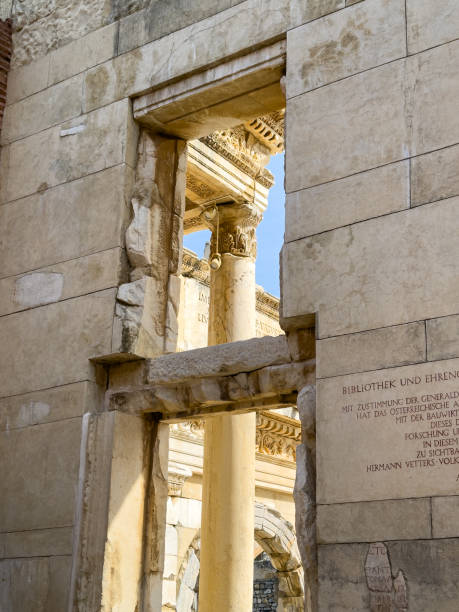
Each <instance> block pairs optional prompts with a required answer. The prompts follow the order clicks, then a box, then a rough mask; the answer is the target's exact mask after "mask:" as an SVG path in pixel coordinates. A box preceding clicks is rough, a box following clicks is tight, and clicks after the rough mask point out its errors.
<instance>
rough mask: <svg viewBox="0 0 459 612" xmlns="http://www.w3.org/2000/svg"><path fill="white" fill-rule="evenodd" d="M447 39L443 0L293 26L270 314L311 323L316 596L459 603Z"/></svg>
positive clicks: (456, 304) (450, 54)
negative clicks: (276, 301)
mask: <svg viewBox="0 0 459 612" xmlns="http://www.w3.org/2000/svg"><path fill="white" fill-rule="evenodd" d="M347 4H351V3H347ZM458 38H459V5H458V3H457V2H455V1H454V0H440V1H439V2H430V1H429V0H425V1H424V0H407V2H405V0H384V1H380V0H365V1H363V2H359V3H352V5H351V6H348V7H347V8H344V9H343V10H341V11H338V12H336V13H335V14H333V15H330V16H328V17H323V18H321V19H319V20H317V21H315V22H313V23H307V24H304V25H302V26H300V27H298V28H295V29H293V30H291V31H290V32H289V33H288V35H287V84H286V88H287V89H286V91H287V143H288V146H287V152H286V192H287V202H286V244H285V245H284V249H283V258H282V260H283V261H282V265H283V272H282V278H283V282H282V294H283V305H282V308H283V312H282V314H283V317H284V325H286V326H287V327H288V326H295V325H296V324H298V322H299V321H300V320H302V322H303V324H304V323H305V322H306V321H307V320H308V319H309V317H310V315H311V313H314V314H315V321H316V335H317V377H318V381H317V500H318V504H319V505H318V508H317V511H318V539H319V544H320V546H319V577H320V591H319V601H320V603H319V609H320V610H324V611H325V610H331V609H338V608H339V609H340V610H343V611H344V610H367V609H371V610H376V609H381V608H380V607H378V606H381V605H383V604H384V605H386V606H387V608H384V609H388V610H389V609H390V610H399V609H400V610H401V609H403V610H405V609H406V607H408V609H420V608H422V610H425V611H426V612H427V611H434V610H442V611H447V610H453V609H454V608H455V607H457V600H458V597H459V591H458V588H457V583H455V582H454V580H453V579H452V577H451V575H450V573H449V571H448V570H447V568H446V567H445V566H444V565H443V564H442V563H443V561H442V562H440V561H439V559H440V558H441V559H442V560H444V561H445V563H446V564H447V563H448V561H447V560H450V561H452V560H453V559H455V556H456V554H457V553H456V541H455V540H454V539H449V538H451V537H457V536H458V535H459V531H458V528H457V521H456V519H455V510H454V508H457V503H458V499H459V498H458V497H457V493H458V488H457V479H458V470H457V454H458V453H459V444H458V440H459V438H458V437H457V435H456V434H457V421H456V420H455V419H456V417H457V416H458V414H457V413H456V411H457V408H458V404H457V399H456V398H457V397H458V394H457V390H458V384H457V382H458V381H457V370H458V364H459V361H458V358H459V344H458V332H459V326H458V325H459V324H458V321H459V317H458V312H459V288H458V284H457V271H458V268H457V261H458V255H459V233H458V222H457V219H458V211H459V197H458V196H459V182H458V171H457V168H458V166H457V161H458V159H459V157H458V151H459V148H458V143H459V123H458V115H457V111H456V107H455V104H454V102H453V99H454V97H455V93H454V92H456V91H457V89H458V87H459V81H458V77H457V70H456V66H457V62H458V60H459V44H458V41H457V39H458ZM437 400H442V402H441V403H435V402H436V401H437ZM429 402H430V404H429ZM432 402H433V403H432ZM438 410H440V411H438ZM440 417H442V418H441V419H440ZM440 426H441V427H440ZM434 430H435V431H434ZM434 436H436V437H434ZM402 517H403V518H402ZM441 538H444V539H441ZM378 542H379V543H380V545H378V546H376V545H377V544H378ZM369 543H373V544H369ZM375 546H376V548H375ZM434 551H435V552H434ZM414 559H416V561H414ZM400 572H401V573H400ZM378 573H379V575H380V576H384V581H385V582H384V585H383V584H381V583H379V584H378V585H377V586H375V581H374V579H373V577H374V576H375V575H377V574H378ZM427 575H428V576H429V579H428V580H427V582H428V584H429V586H428V587H427V586H426V576H427ZM378 593H379V595H378Z"/></svg>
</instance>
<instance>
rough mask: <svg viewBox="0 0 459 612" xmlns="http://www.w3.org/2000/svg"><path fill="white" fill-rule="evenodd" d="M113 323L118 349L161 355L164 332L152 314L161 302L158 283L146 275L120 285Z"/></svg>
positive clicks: (115, 348)
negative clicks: (158, 294) (158, 301)
mask: <svg viewBox="0 0 459 612" xmlns="http://www.w3.org/2000/svg"><path fill="white" fill-rule="evenodd" d="M116 300H117V303H116V310H115V320H114V326H113V346H112V349H113V350H112V351H110V352H114V353H132V354H134V355H158V354H160V353H161V352H162V348H163V342H164V335H163V332H162V330H161V329H160V326H159V325H158V324H157V322H156V321H155V319H154V318H153V316H152V314H153V313H154V312H155V310H156V304H157V300H158V298H157V283H155V281H154V280H153V279H152V278H151V277H149V276H144V277H143V278H141V279H140V280H137V281H134V282H132V283H125V284H124V285H121V286H120V287H119V289H118V293H117V297H116Z"/></svg>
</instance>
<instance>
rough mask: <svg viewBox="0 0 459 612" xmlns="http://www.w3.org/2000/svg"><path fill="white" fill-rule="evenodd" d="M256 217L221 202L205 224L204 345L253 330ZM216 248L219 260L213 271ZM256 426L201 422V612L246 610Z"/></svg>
mask: <svg viewBox="0 0 459 612" xmlns="http://www.w3.org/2000/svg"><path fill="white" fill-rule="evenodd" d="M260 220H261V215H260V213H258V211H257V210H256V209H255V208H254V207H253V206H251V205H249V204H225V205H219V206H218V214H216V215H215V217H214V219H212V221H211V223H208V224H209V225H210V226H211V228H212V243H211V270H212V271H211V285H210V287H211V289H210V313H209V344H222V343H224V342H235V341H237V340H247V339H249V338H253V337H254V336H255V335H256V328H255V316H256V311H255V307H256V302H255V257H256V236H255V230H256V226H257V225H258V223H259V221H260ZM217 234H218V239H217ZM217 240H218V244H217ZM217 252H219V253H220V254H221V265H220V267H219V269H212V258H213V257H214V256H215V254H216V253H217ZM217 260H218V257H217ZM255 430H256V422H255V413H251V414H243V415H234V416H226V415H225V416H216V417H211V418H208V419H207V420H206V424H205V445H204V477H203V499H202V523H201V573H200V581H199V611H200V612H217V611H218V612H220V611H221V612H251V610H252V596H253V537H254V503H255Z"/></svg>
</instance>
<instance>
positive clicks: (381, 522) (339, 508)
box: [317, 498, 431, 544]
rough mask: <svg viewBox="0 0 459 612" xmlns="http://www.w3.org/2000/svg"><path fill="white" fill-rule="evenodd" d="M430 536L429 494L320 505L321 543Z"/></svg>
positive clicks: (416, 538)
mask: <svg viewBox="0 0 459 612" xmlns="http://www.w3.org/2000/svg"><path fill="white" fill-rule="evenodd" d="M401 516H403V521H401V520H400V517H401ZM430 537H431V513H430V500H429V499H428V498H423V499H399V500H387V501H374V502H362V503H353V504H335V505H333V504H331V505H326V506H323V505H319V506H317V541H318V542H319V543H320V544H337V543H344V542H378V541H380V540H383V539H384V540H420V539H428V538H430Z"/></svg>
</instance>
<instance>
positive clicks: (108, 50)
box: [48, 23, 118, 85]
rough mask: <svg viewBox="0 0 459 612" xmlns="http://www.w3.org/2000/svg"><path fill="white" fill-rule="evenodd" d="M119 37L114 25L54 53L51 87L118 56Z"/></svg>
mask: <svg viewBox="0 0 459 612" xmlns="http://www.w3.org/2000/svg"><path fill="white" fill-rule="evenodd" d="M117 36H118V24H115V23H113V24H110V25H108V26H106V27H104V28H98V29H97V30H95V31H94V32H91V33H90V34H87V35H86V36H83V37H78V38H77V40H74V41H73V42H71V43H69V44H67V45H65V46H63V47H60V48H58V49H56V50H55V51H53V52H52V53H51V54H50V66H49V77H48V79H49V85H52V84H53V83H58V82H59V81H63V80H64V79H68V78H69V77H71V76H73V75H74V74H79V73H80V72H83V71H84V70H87V69H88V68H91V67H92V66H96V65H97V64H101V63H102V62H105V61H107V60H109V59H110V58H111V57H113V56H114V55H115V54H116V45H117Z"/></svg>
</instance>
